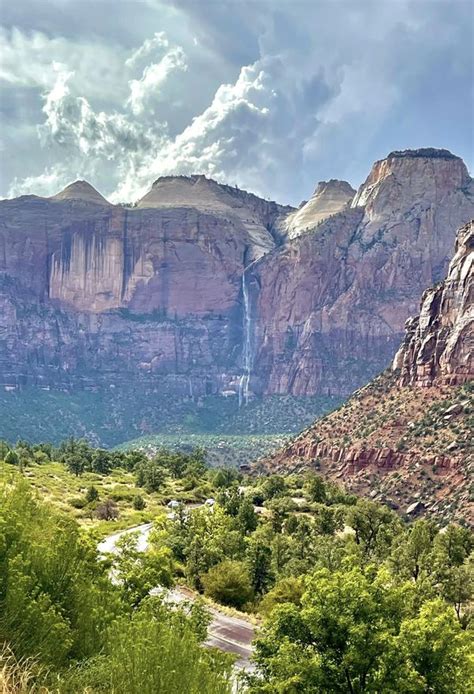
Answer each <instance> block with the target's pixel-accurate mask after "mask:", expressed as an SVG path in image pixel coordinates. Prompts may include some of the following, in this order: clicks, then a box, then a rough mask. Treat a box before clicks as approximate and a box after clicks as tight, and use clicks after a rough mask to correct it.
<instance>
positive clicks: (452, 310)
mask: <svg viewBox="0 0 474 694" xmlns="http://www.w3.org/2000/svg"><path fill="white" fill-rule="evenodd" d="M393 366H394V369H400V370H401V377H400V384H401V385H402V386H404V385H408V384H411V385H418V386H431V385H433V384H442V383H449V384H452V385H455V384H459V383H466V382H468V381H472V380H473V379H474V222H471V223H470V224H467V225H466V226H465V227H464V228H463V229H461V230H460V231H459V233H458V237H457V243H456V254H455V256H454V258H453V260H452V261H451V263H450V265H449V271H448V276H447V277H446V279H445V280H444V281H443V282H441V283H440V284H439V285H438V286H437V287H434V288H433V289H429V290H428V291H427V292H425V294H424V295H423V300H422V303H421V310H420V315H419V316H418V318H411V319H409V320H408V321H407V325H406V337H405V341H404V343H403V345H402V346H401V348H400V350H399V351H398V352H397V354H396V356H395V360H394V364H393Z"/></svg>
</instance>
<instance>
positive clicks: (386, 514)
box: [347, 499, 401, 557]
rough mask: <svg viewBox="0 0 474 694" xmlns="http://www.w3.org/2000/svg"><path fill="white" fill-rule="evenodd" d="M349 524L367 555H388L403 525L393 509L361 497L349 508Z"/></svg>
mask: <svg viewBox="0 0 474 694" xmlns="http://www.w3.org/2000/svg"><path fill="white" fill-rule="evenodd" d="M347 524H348V525H349V526H350V527H351V528H353V529H354V531H355V539H356V542H357V544H358V545H360V546H361V548H362V550H363V552H364V555H365V556H366V557H371V556H372V555H374V554H377V555H378V556H381V557H384V556H386V554H387V553H388V551H389V549H390V545H391V542H392V539H393V537H394V536H395V535H396V534H397V533H398V532H399V531H400V527H401V526H400V521H399V520H398V519H397V517H396V516H395V514H394V513H393V511H390V509H388V508H387V507H386V506H382V505H381V504H377V503H375V502H374V501H368V500H367V499H359V501H358V502H357V504H356V505H355V506H351V507H350V508H349V511H348V513H347Z"/></svg>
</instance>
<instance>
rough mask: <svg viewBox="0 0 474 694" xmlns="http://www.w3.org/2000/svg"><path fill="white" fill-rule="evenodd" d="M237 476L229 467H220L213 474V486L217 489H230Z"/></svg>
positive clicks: (235, 471)
mask: <svg viewBox="0 0 474 694" xmlns="http://www.w3.org/2000/svg"><path fill="white" fill-rule="evenodd" d="M237 476H238V473H237V470H235V469H233V468H230V467H220V468H218V469H217V470H216V473H215V474H214V486H215V487H217V488H219V487H230V486H231V485H232V484H233V483H234V482H235V480H236V479H237Z"/></svg>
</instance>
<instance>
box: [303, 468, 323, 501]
mask: <svg viewBox="0 0 474 694" xmlns="http://www.w3.org/2000/svg"><path fill="white" fill-rule="evenodd" d="M305 492H306V495H307V497H308V499H309V500H310V501H316V502H317V503H319V504H324V503H325V501H326V485H325V484H324V480H323V478H322V477H321V476H320V475H309V476H308V480H307V482H306V484H305Z"/></svg>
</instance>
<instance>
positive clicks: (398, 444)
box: [258, 222, 474, 522]
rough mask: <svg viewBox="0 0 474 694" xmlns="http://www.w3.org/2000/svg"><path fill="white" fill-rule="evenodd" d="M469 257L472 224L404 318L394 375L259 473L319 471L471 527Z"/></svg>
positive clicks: (472, 275)
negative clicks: (416, 308) (442, 272)
mask: <svg viewBox="0 0 474 694" xmlns="http://www.w3.org/2000/svg"><path fill="white" fill-rule="evenodd" d="M473 258H474V222H471V223H469V224H468V225H466V226H464V227H463V228H462V229H460V231H459V233H458V237H457V243H456V253H455V255H454V258H453V260H452V261H451V263H450V265H449V270H448V274H447V277H446V279H445V280H444V281H443V282H441V283H440V284H439V285H438V286H436V287H435V288H433V289H430V290H428V291H427V292H425V294H424V296H423V300H422V303H421V311H420V314H419V316H418V317H417V318H411V319H409V320H408V321H407V330H406V337H405V340H404V342H403V344H402V347H401V348H400V350H399V352H398V353H397V355H396V357H395V360H394V364H393V371H392V372H391V373H390V372H386V373H385V374H383V375H382V376H380V377H378V378H377V379H375V380H374V381H373V382H372V383H371V384H370V385H368V386H366V387H364V388H362V389H361V390H359V391H357V392H356V393H354V395H353V396H352V397H351V398H350V399H349V401H348V402H347V403H346V404H345V405H343V407H342V408H340V409H339V410H338V411H336V412H333V413H332V414H330V415H328V416H327V417H325V418H324V419H322V420H321V421H319V422H316V423H315V424H314V425H313V426H312V427H310V428H309V429H307V430H306V431H304V432H303V433H302V434H300V435H299V436H298V437H297V438H296V439H295V440H294V441H293V442H292V443H291V444H289V445H288V446H287V447H286V448H284V449H283V450H281V451H280V452H278V453H277V454H276V455H275V456H273V457H272V458H269V459H267V460H264V461H261V462H260V463H258V466H259V468H260V469H262V470H264V471H267V472H268V471H274V472H288V471H290V470H295V469H300V468H301V467H303V468H310V469H311V468H312V469H317V470H320V471H322V472H323V473H324V474H325V475H327V476H328V477H330V478H332V479H335V480H338V481H342V482H343V483H344V484H345V485H346V486H347V487H348V488H349V489H352V490H353V491H356V492H358V493H364V494H370V495H371V496H372V497H376V498H378V499H380V500H382V501H385V502H387V503H389V504H390V505H391V506H392V507H393V508H397V509H400V510H401V511H405V512H406V511H407V509H412V510H413V509H416V510H417V512H425V511H426V512H428V513H430V514H432V515H435V516H436V515H440V516H443V517H444V518H457V519H464V520H467V521H469V522H474V508H473V504H472V499H471V498H470V493H469V484H470V480H471V479H472V473H473V471H474V444H473V439H472V416H473V414H474V397H473V395H474V385H473V379H474V372H473V368H472V367H473V354H474V349H473V347H474V344H473V341H474V320H473V319H474V315H473V308H474V296H473V286H474V263H473ZM412 507H413V508H412ZM410 512H412V511H410Z"/></svg>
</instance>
